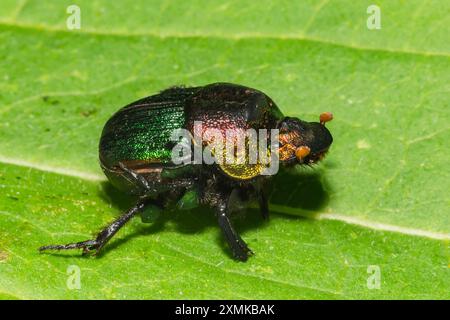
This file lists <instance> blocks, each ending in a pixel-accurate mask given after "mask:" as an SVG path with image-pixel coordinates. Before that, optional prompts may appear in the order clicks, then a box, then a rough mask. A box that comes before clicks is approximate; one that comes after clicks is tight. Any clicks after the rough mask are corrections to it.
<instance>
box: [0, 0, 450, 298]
mask: <svg viewBox="0 0 450 320" xmlns="http://www.w3.org/2000/svg"><path fill="white" fill-rule="evenodd" d="M263 2H267V3H263ZM70 4H72V2H71V1H31V0H29V1H11V0H3V1H2V10H1V13H0V41H1V44H2V45H1V46H0V70H1V71H2V72H1V74H0V119H1V121H0V235H1V237H0V299H35V298H45V299H48V298H56V299H67V298H154V299H161V298H162V299H164V298H172V299H182V298H190V299H193V298H197V299H203V298H205V299H206V298H210V299H214V298H216V299H232V298H260V299H270V298H286V299H300V298H320V299H324V298H330V299H340V298H346V299H357V298H363V299H372V298H401V299H422V298H432V299H449V298H450V295H449V292H450V290H449V289H450V285H449V284H450V277H449V248H448V245H449V239H450V235H449V233H450V218H449V215H448V208H449V205H450V197H449V195H448V190H450V182H449V181H450V175H449V170H448V162H449V152H448V150H449V147H450V146H449V142H448V141H449V140H448V139H447V137H448V132H449V129H450V127H449V125H448V123H449V120H450V111H449V110H450V109H449V103H448V102H449V91H450V87H449V83H450V57H449V52H450V48H449V46H450V41H449V40H450V39H449V36H448V26H449V25H450V17H449V16H448V14H446V13H447V12H448V11H449V4H448V3H447V2H445V1H441V2H433V6H431V5H430V6H425V5H423V2H422V1H407V2H406V1H378V5H379V6H380V8H381V17H382V20H381V21H382V22H381V23H382V28H381V29H380V30H368V29H367V27H366V19H367V17H368V14H367V13H366V10H367V7H368V6H369V5H370V4H372V3H371V2H370V1H354V2H348V1H332V2H331V1H330V2H327V1H323V2H316V1H302V2H295V3H294V2H290V1H286V2H283V3H281V2H276V3H275V2H273V1H258V2H255V1H229V2H222V3H220V4H218V3H216V2H203V1H189V2H186V1H171V2H157V1H152V2H151V3H149V2H148V1H120V2H119V1H114V2H112V1H92V0H90V1H88V0H86V1H77V4H78V5H79V6H80V8H81V19H82V20H81V29H80V30H72V31H70V30H67V29H66V19H67V17H68V14H67V13H66V8H67V6H68V5H70ZM218 81H227V82H236V83H241V84H245V85H248V86H251V87H255V88H258V89H261V90H263V91H264V92H266V93H267V94H269V95H270V96H271V97H272V98H273V99H274V100H275V101H276V102H277V104H278V105H279V106H280V108H281V109H282V110H283V112H284V113H285V114H287V115H290V116H298V117H300V118H302V119H305V120H309V121H312V120H317V119H318V115H319V114H320V112H323V111H331V112H333V114H334V116H335V120H334V121H333V122H332V123H330V124H329V128H330V130H331V131H332V133H333V136H334V139H335V141H334V143H333V146H332V149H331V151H330V153H329V155H328V157H327V158H326V159H325V160H324V161H323V162H322V163H321V164H320V165H319V166H316V167H314V168H311V169H310V168H308V169H298V170H296V171H293V172H290V173H282V174H280V175H279V176H277V178H276V181H275V186H274V189H273V192H272V194H271V211H272V218H271V220H270V222H268V223H267V222H263V221H262V220H261V218H260V216H259V213H258V212H257V210H254V209H248V210H246V211H244V212H242V213H241V214H240V215H237V216H236V219H235V224H236V227H237V229H238V230H239V232H240V233H241V234H242V236H243V238H244V239H246V241H247V242H248V244H249V246H250V247H251V248H252V249H253V251H254V252H255V253H256V255H255V256H254V257H252V258H251V259H250V260H249V261H248V262H247V263H238V262H235V261H233V260H232V259H231V258H230V256H229V251H228V249H227V247H226V245H225V244H224V242H223V239H222V237H221V234H220V230H219V229H218V227H217V226H216V222H215V219H214V216H213V214H212V213H211V212H209V211H204V210H191V211H174V212H168V213H164V214H163V215H162V216H161V218H160V219H159V220H157V221H156V222H155V223H153V224H150V225H149V224H143V223H141V221H140V219H135V220H134V221H132V222H131V223H129V225H127V226H126V227H124V228H123V230H121V231H120V232H119V233H118V235H117V236H116V237H115V238H114V239H113V240H112V241H111V243H110V244H109V245H108V246H107V247H106V248H105V251H104V253H103V254H102V255H101V256H100V257H98V258H85V257H81V256H80V255H79V254H78V253H75V252H67V253H60V254H54V255H49V254H39V253H38V252H37V248H38V247H39V246H41V245H44V244H49V243H60V242H62V243H65V242H71V241H80V240H85V239H87V238H89V237H91V236H92V234H94V233H95V232H96V231H98V230H99V229H100V228H101V227H102V226H104V225H105V224H107V223H108V222H109V221H111V220H112V219H113V218H114V217H115V216H117V215H118V214H120V213H121V212H122V211H124V210H126V209H127V208H128V207H129V206H131V205H132V203H133V199H131V198H128V197H126V196H124V195H121V194H120V193H119V192H118V191H115V190H114V189H112V187H111V186H110V185H109V184H107V183H106V182H105V178H104V177H103V176H102V174H101V170H100V168H99V166H98V160H97V158H98V155H97V144H98V138H99V135H100V132H101V129H102V126H103V124H104V123H105V121H106V120H107V119H108V118H109V117H110V116H111V114H112V113H114V112H115V111H116V110H117V109H118V108H120V107H121V106H123V105H125V104H127V103H129V102H131V101H134V100H136V99H138V98H141V97H144V96H146V95H150V94H152V93H155V92H157V91H159V90H161V89H163V88H166V87H169V86H172V85H176V84H186V85H204V84H207V83H211V82H218ZM71 266H76V267H75V268H76V269H77V268H79V269H77V270H79V271H80V286H81V287H80V289H79V290H71V289H70V285H69V286H68V285H67V281H68V280H70V279H72V278H71V274H70V272H71V271H70V270H72V269H71V268H73V267H71ZM373 270H375V271H373ZM377 270H379V271H380V274H379V275H380V278H379V279H380V286H379V289H376V288H375V289H374V288H373V287H371V286H370V284H371V283H372V280H373V279H374V277H375V276H376V272H377ZM68 272H69V274H68ZM373 272H375V275H374V274H373ZM368 284H369V285H368ZM370 288H372V289H370Z"/></svg>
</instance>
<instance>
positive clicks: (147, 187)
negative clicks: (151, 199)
mask: <svg viewBox="0 0 450 320" xmlns="http://www.w3.org/2000/svg"><path fill="white" fill-rule="evenodd" d="M119 167H120V169H122V170H123V171H124V172H125V173H127V174H128V175H129V176H130V177H131V178H132V179H133V180H134V181H136V182H137V183H138V184H139V185H140V187H141V188H142V189H143V190H145V191H150V190H151V189H152V188H151V186H150V184H149V182H148V181H147V179H145V178H144V176H142V175H140V174H139V173H136V172H135V171H133V170H131V169H130V168H128V167H127V166H126V165H125V164H124V163H123V162H119Z"/></svg>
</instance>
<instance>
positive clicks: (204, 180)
mask: <svg viewBox="0 0 450 320" xmlns="http://www.w3.org/2000/svg"><path fill="white" fill-rule="evenodd" d="M332 118H333V117H332V115H331V113H329V112H325V113H322V114H321V115H320V121H319V122H305V121H302V120H300V119H298V118H293V117H285V116H283V114H282V113H281V111H280V110H279V109H278V107H277V106H276V105H275V103H274V102H273V101H272V99H270V98H269V97H268V96H267V95H266V94H264V93H263V92H261V91H258V90H256V89H252V88H248V87H245V86H241V85H236V84H230V83H213V84H210V85H207V86H202V87H192V88H184V87H173V88H169V89H167V90H164V91H162V92H160V93H159V94H156V95H153V96H150V97H147V98H143V99H141V100H138V101H136V102H133V103H131V104H129V105H127V106H125V107H124V108H122V109H121V110H119V111H118V112H117V113H116V114H114V115H113V116H112V117H111V118H110V119H109V120H108V122H107V123H106V125H105V127H104V129H103V132H102V135H101V138H100V146H99V152H100V164H101V167H102V169H103V171H104V173H105V175H106V176H107V177H108V179H109V181H110V182H111V183H112V184H113V185H114V186H115V187H117V188H118V189H120V190H122V191H123V192H125V193H129V194H133V195H138V196H139V199H138V201H137V203H136V204H135V205H134V206H133V207H132V208H131V209H129V210H128V211H127V212H125V213H124V214H122V215H121V216H120V217H119V218H117V219H116V220H115V221H113V222H112V223H111V224H110V225H108V226H107V227H106V228H104V229H103V230H102V231H101V232H100V233H99V234H98V235H97V236H96V238H95V239H91V240H87V241H82V242H77V243H70V244H65V245H49V246H44V247H41V248H40V251H44V250H49V249H53V250H67V249H78V248H81V249H83V253H93V254H97V253H98V252H99V251H100V250H101V249H102V248H103V246H104V245H105V244H106V243H107V242H108V241H109V240H110V239H111V238H112V237H113V236H114V234H115V233H116V232H117V231H118V230H119V229H120V228H121V227H122V226H123V225H125V223H127V222H128V221H129V220H130V219H131V218H132V217H133V216H135V215H136V214H138V213H142V212H143V211H144V209H145V208H146V207H148V206H149V205H151V206H157V207H159V208H161V209H164V208H167V207H168V206H170V205H172V204H174V203H179V202H180V201H181V202H183V201H187V200H186V199H187V198H189V199H195V200H194V202H195V203H196V204H197V203H198V204H205V205H208V206H210V207H212V208H214V210H215V214H216V216H217V220H218V223H219V226H220V228H221V229H222V231H223V234H224V236H225V239H226V240H227V242H228V244H229V246H230V248H231V251H232V253H233V256H234V258H235V259H238V260H241V261H246V260H247V258H248V257H249V256H250V255H251V254H253V252H252V251H251V250H250V249H249V248H248V246H247V244H246V243H245V242H244V241H243V240H242V238H241V237H240V236H239V234H238V233H237V232H236V231H235V229H234V227H233V225H232V223H231V221H230V199H231V195H232V194H238V195H239V197H241V199H250V198H256V199H257V200H258V203H259V207H260V211H261V214H262V216H263V218H268V215H269V210H268V202H267V195H266V191H265V185H266V182H267V181H268V180H269V179H270V178H271V176H270V175H263V174H262V171H263V170H264V169H265V165H263V164H261V163H256V164H245V163H244V165H242V164H240V165H238V164H236V165H234V164H228V163H225V162H222V163H213V164H205V163H202V164H198V163H197V164H194V163H190V164H182V165H180V164H175V163H174V162H173V157H172V155H173V148H174V141H173V132H174V130H177V129H180V128H184V129H186V130H188V131H189V132H191V133H192V134H193V133H194V132H193V131H194V123H195V122H197V121H201V123H202V126H203V129H217V130H219V131H221V132H224V131H226V130H228V131H229V130H231V131H233V130H237V131H239V132H241V130H247V129H250V128H253V129H255V130H259V129H267V130H270V129H278V130H279V136H278V138H279V145H278V150H270V146H269V152H271V153H272V154H273V153H274V152H275V153H276V154H277V160H279V162H280V164H281V165H282V166H294V165H308V164H312V163H316V162H317V161H319V160H321V159H322V158H323V156H324V155H325V153H326V152H327V151H328V149H329V147H330V145H331V143H332V141H333V139H332V136H331V134H330V132H329V131H328V129H327V128H326V127H325V123H326V122H328V121H330V120H332ZM267 140H269V139H267ZM209 143H210V141H209V140H206V141H203V142H202V148H206V147H208V145H209ZM265 143H267V144H268V143H269V141H266V142H265ZM192 193H194V194H195V195H196V196H195V197H192V196H191V195H192Z"/></svg>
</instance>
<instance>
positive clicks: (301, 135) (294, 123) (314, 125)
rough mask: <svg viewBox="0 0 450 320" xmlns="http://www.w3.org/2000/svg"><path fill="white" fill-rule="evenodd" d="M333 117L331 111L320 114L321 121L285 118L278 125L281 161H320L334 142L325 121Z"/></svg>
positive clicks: (307, 162)
mask: <svg viewBox="0 0 450 320" xmlns="http://www.w3.org/2000/svg"><path fill="white" fill-rule="evenodd" d="M332 119H333V115H332V114H331V113H329V112H324V113H322V114H321V115H320V122H306V121H302V120H300V119H298V118H291V117H286V118H284V119H283V120H282V121H281V122H280V124H279V126H278V129H279V140H280V148H279V157H280V161H281V163H283V164H285V165H295V164H307V165H310V164H314V163H316V162H318V161H320V160H321V159H322V158H323V157H324V156H325V154H326V153H327V151H328V148H329V147H330V145H331V143H332V142H333V137H332V136H331V133H330V131H328V129H327V128H326V127H325V123H326V122H328V121H331V120H332Z"/></svg>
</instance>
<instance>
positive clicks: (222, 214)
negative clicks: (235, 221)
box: [216, 197, 253, 261]
mask: <svg viewBox="0 0 450 320" xmlns="http://www.w3.org/2000/svg"><path fill="white" fill-rule="evenodd" d="M228 203H229V197H227V198H226V199H223V198H222V199H221V201H220V202H219V203H218V205H217V207H216V212H217V219H218V222H219V226H220V228H221V229H222V231H223V234H224V235H225V238H226V239H227V242H228V244H229V246H230V249H231V251H232V253H233V257H234V258H235V259H237V260H240V261H247V259H248V257H249V256H250V255H252V254H253V252H252V250H250V248H249V247H248V246H247V244H246V243H245V241H244V240H242V238H241V236H240V235H239V234H238V233H237V232H236V230H235V229H234V227H233V225H232V224H231V221H230V218H229V212H230V210H229V205H228Z"/></svg>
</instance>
